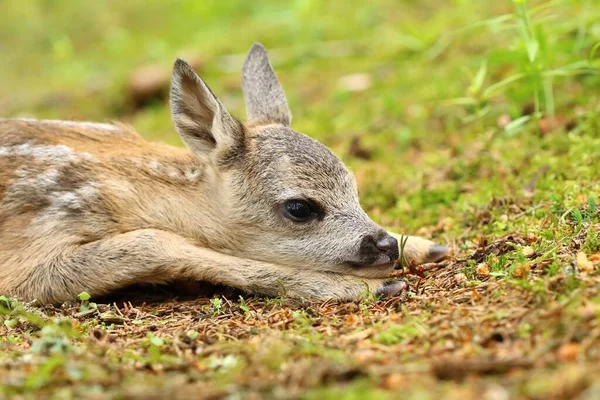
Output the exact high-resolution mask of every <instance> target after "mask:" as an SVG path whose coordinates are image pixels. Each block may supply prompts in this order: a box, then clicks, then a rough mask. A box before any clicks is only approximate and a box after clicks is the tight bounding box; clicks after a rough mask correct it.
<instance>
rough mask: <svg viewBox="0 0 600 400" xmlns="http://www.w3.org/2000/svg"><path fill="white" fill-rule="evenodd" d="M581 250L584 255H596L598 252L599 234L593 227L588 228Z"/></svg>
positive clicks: (599, 247) (599, 244)
mask: <svg viewBox="0 0 600 400" xmlns="http://www.w3.org/2000/svg"><path fill="white" fill-rule="evenodd" d="M583 250H584V251H585V252H586V253H596V252H599V251H600V233H598V231H597V230H596V229H595V228H594V227H593V226H591V227H589V229H588V231H587V234H586V236H585V242H584V243H583Z"/></svg>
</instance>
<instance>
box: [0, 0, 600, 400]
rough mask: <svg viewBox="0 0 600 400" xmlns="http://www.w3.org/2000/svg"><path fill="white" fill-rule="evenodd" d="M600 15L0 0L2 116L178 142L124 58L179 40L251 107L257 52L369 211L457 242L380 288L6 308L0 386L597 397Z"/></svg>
mask: <svg viewBox="0 0 600 400" xmlns="http://www.w3.org/2000/svg"><path fill="white" fill-rule="evenodd" d="M599 21H600V5H598V4H596V2H595V1H592V0H563V1H523V0H515V1H508V0H507V1H502V2H496V1H491V0H490V1H487V0H486V1H477V2H472V1H465V0H454V1H441V0H425V1H420V2H412V1H404V2H397V1H391V0H382V1H378V2H376V3H373V2H360V1H358V0H350V1H347V2H344V6H343V7H342V6H341V3H334V2H328V3H327V2H316V1H310V0H303V1H295V2H289V3H282V2H277V1H263V2H245V1H241V0H239V1H229V2H197V1H181V2H163V1H158V0H150V1H144V2H142V1H137V0H136V1H129V2H117V1H106V2H94V3H92V2H86V3H85V4H84V3H80V2H71V1H66V0H53V1H52V2H48V1H41V0H39V1H28V2H10V3H9V2H1V3H0V53H2V55H3V62H2V63H0V75H1V76H2V77H3V79H2V80H0V110H2V114H3V115H6V116H36V117H44V118H61V119H68V118H72V119H82V120H97V121H106V120H115V119H116V120H124V121H127V122H129V123H131V124H133V125H134V126H135V127H136V128H137V129H138V130H139V131H140V132H141V133H142V134H143V135H144V136H146V137H147V138H149V139H152V140H162V141H167V142H170V143H173V144H179V143H180V142H179V139H178V138H177V137H176V135H175V133H174V129H173V128H172V126H171V122H170V119H169V113H168V108H167V106H166V104H165V103H164V101H155V102H152V103H150V104H149V105H147V106H145V107H143V108H140V109H136V110H134V111H131V110H129V109H128V108H127V104H126V99H127V96H126V93H127V82H128V79H129V77H130V76H131V74H132V73H133V71H135V70H137V69H138V68H140V67H141V66H144V65H148V64H153V63H157V64H159V65H160V66H162V67H164V68H166V69H168V68H170V65H171V63H172V62H173V61H174V59H175V57H177V56H178V55H182V54H190V53H192V54H194V55H195V56H197V57H198V58H199V59H200V64H201V67H200V68H199V69H200V71H199V72H200V73H201V75H202V76H203V77H204V78H205V79H206V80H207V82H208V83H209V84H210V85H211V87H212V88H213V89H214V91H215V92H216V93H217V94H218V95H219V96H220V97H221V99H222V100H223V101H224V103H225V104H226V105H227V106H228V107H229V108H230V110H231V111H232V112H233V113H234V114H236V115H238V116H243V115H244V113H243V102H242V96H241V92H240V88H239V86H240V82H239V81H240V74H239V70H240V66H241V60H242V58H241V57H243V54H244V53H245V52H246V51H247V49H248V48H249V47H250V45H251V44H252V43H253V42H254V41H261V42H263V43H264V44H265V45H266V46H267V47H268V48H269V49H271V55H272V58H273V62H274V64H275V66H276V69H277V72H278V76H279V78H280V80H281V81H282V83H283V85H284V87H285V88H286V90H287V95H288V98H289V102H290V106H291V108H292V111H293V113H294V128H295V129H297V130H299V131H302V132H305V133H307V134H309V135H311V136H313V137H315V138H317V139H319V140H321V141H323V142H324V143H325V144H327V145H328V146H330V147H331V148H332V149H333V150H334V151H335V152H336V153H337V154H339V155H340V156H341V157H342V158H343V159H344V160H345V161H346V162H347V163H348V165H349V166H350V167H351V168H352V169H353V170H354V172H355V173H356V176H357V180H358V182H359V186H360V191H361V199H362V202H363V206H364V208H365V209H366V210H367V211H368V213H369V214H370V215H371V216H372V217H373V219H374V220H376V221H377V222H379V223H381V224H383V225H385V226H387V227H389V228H391V229H394V230H396V231H398V232H405V233H413V234H415V233H416V234H420V235H422V236H426V237H430V238H433V239H435V240H437V241H438V242H442V243H448V244H449V245H451V246H452V248H453V251H454V254H453V256H452V258H451V259H449V260H448V261H446V262H444V263H442V264H440V265H437V266H423V267H419V268H416V269H412V270H410V271H399V272H398V275H399V276H403V277H404V279H405V280H406V282H407V283H408V287H409V288H408V290H407V291H406V292H405V293H403V294H402V295H401V296H399V297H396V298H393V299H390V300H387V301H376V300H375V299H368V300H365V301H362V302H355V303H340V304H338V303H333V302H327V303H324V304H295V303H292V302H290V301H289V300H287V299H264V298H258V297H244V298H240V297H239V293H233V292H231V291H225V292H218V294H217V295H215V296H213V297H210V296H202V297H198V298H194V299H182V300H167V301H164V299H163V301H161V302H157V301H155V300H153V299H152V298H147V297H141V299H140V296H139V294H137V295H136V294H135V293H129V294H126V295H125V296H124V297H122V298H119V299H118V300H115V301H113V302H106V301H104V300H102V299H93V298H92V299H89V298H88V297H89V296H85V294H83V295H81V296H80V297H79V299H73V302H72V303H68V304H64V305H63V306H61V307H50V306H48V307H43V308H32V307H29V306H27V305H24V304H21V303H18V302H15V301H14V300H12V299H8V298H5V297H0V320H1V321H2V325H1V327H0V398H1V397H19V396H20V397H25V398H27V397H31V398H33V397H39V398H61V399H62V398H72V397H77V398H90V399H91V398H138V397H139V398H163V397H165V396H173V397H182V398H184V397H192V396H199V397H206V398H230V399H238V398H262V397H270V398H307V399H329V398H335V399H341V398H343V399H354V398H356V399H358V398H360V399H363V398H367V399H371V398H372V399H380V398H381V399H386V398H398V397H406V398H414V399H429V398H440V397H441V398H458V397H461V398H474V399H475V398H489V399H491V398H494V399H495V398H507V397H508V398H528V399H529V398H531V399H542V398H544V399H546V398H557V399H558V398H573V397H575V396H582V397H580V398H589V399H592V398H597V397H598V396H599V395H600V386H598V382H597V379H595V378H596V377H597V376H598V373H599V372H600V370H599V367H598V365H600V363H599V362H600V291H599V288H600V255H599V252H600V238H599V230H600V213H599V210H600V206H599V204H600V179H599V178H600V169H599V167H598V163H599V159H600V158H599V154H600V120H599V117H598V115H600V98H599V97H600V96H599V94H598V93H600V79H599V77H598V66H599V65H600V61H599V58H598V57H600V50H599V45H598V43H600V22H599ZM101 300H102V301H101Z"/></svg>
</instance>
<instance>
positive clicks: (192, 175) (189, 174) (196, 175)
mask: <svg viewBox="0 0 600 400" xmlns="http://www.w3.org/2000/svg"><path fill="white" fill-rule="evenodd" d="M185 177H186V179H187V180H188V181H190V182H194V181H197V180H198V179H200V177H202V169H200V168H195V169H193V170H191V171H185Z"/></svg>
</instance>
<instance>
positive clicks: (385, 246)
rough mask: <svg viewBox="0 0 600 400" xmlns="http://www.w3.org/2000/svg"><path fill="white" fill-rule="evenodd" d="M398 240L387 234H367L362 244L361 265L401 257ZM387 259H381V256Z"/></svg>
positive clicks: (391, 260) (394, 259)
mask: <svg viewBox="0 0 600 400" xmlns="http://www.w3.org/2000/svg"><path fill="white" fill-rule="evenodd" d="M398 253H399V250H398V241H397V240H396V239H394V238H393V237H391V236H390V235H388V234H387V232H383V233H380V234H378V235H368V236H365V237H364V238H363V240H362V242H361V245H360V258H361V261H362V262H361V263H360V264H361V265H365V266H367V265H370V264H373V263H376V262H382V261H383V262H394V261H396V260H397V259H398V257H399V254H398ZM382 255H385V256H387V257H386V258H387V260H381V256H382Z"/></svg>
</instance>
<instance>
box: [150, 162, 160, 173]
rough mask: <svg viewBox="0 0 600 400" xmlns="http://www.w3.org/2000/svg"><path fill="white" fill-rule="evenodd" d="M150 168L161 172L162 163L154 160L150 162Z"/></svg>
mask: <svg viewBox="0 0 600 400" xmlns="http://www.w3.org/2000/svg"><path fill="white" fill-rule="evenodd" d="M148 167H150V169H151V170H152V171H155V172H158V170H160V163H159V162H158V161H156V160H152V161H149V162H148Z"/></svg>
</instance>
